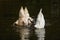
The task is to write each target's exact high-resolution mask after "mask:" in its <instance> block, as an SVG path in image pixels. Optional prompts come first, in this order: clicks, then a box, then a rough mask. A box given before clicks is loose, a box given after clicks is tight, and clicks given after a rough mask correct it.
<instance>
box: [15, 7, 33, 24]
mask: <svg viewBox="0 0 60 40" xmlns="http://www.w3.org/2000/svg"><path fill="white" fill-rule="evenodd" d="M31 21H33V19H32V18H31V17H30V15H29V12H28V9H27V7H25V9H23V7H21V9H20V11H19V19H18V20H17V21H16V22H15V24H17V25H28V24H31ZM23 23H24V24H23Z"/></svg>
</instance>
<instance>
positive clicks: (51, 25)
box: [0, 0, 60, 40]
mask: <svg viewBox="0 0 60 40" xmlns="http://www.w3.org/2000/svg"><path fill="white" fill-rule="evenodd" d="M59 3H60V2H59V0H29V1H28V0H0V40H19V35H18V33H16V32H15V30H13V27H12V24H13V22H15V21H16V20H17V19H18V13H19V9H20V7H21V5H22V6H24V7H25V6H27V8H28V10H29V13H30V15H31V16H34V17H36V15H38V14H37V13H38V12H39V9H40V8H42V9H43V14H44V16H45V20H46V26H45V29H46V35H45V36H46V37H45V40H60V19H59V18H60V17H59V16H60V11H59V10H60V6H59V5H60V4H59ZM35 36H36V35H34V38H33V37H32V38H31V40H37V39H35V38H36V37H35Z"/></svg>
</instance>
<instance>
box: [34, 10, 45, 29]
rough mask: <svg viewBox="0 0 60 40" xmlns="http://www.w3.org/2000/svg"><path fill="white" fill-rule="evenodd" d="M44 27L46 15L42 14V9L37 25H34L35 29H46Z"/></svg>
mask: <svg viewBox="0 0 60 40" xmlns="http://www.w3.org/2000/svg"><path fill="white" fill-rule="evenodd" d="M44 26H45V19H44V15H43V13H42V9H40V12H39V14H38V16H37V20H36V24H35V25H34V27H36V28H44Z"/></svg>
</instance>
